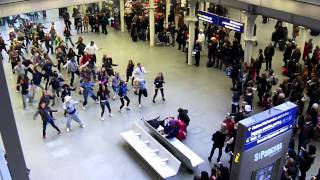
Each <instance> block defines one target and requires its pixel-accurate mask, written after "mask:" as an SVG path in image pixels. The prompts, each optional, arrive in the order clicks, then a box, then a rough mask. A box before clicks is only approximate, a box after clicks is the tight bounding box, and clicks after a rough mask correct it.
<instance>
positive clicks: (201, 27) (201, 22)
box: [199, 1, 206, 29]
mask: <svg viewBox="0 0 320 180" xmlns="http://www.w3.org/2000/svg"><path fill="white" fill-rule="evenodd" d="M205 4H206V2H201V1H199V6H200V10H201V11H206V10H205V9H204V6H205ZM199 29H203V21H199Z"/></svg>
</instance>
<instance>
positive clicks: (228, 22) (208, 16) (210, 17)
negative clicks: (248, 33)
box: [197, 11, 244, 33]
mask: <svg viewBox="0 0 320 180" xmlns="http://www.w3.org/2000/svg"><path fill="white" fill-rule="evenodd" d="M197 14H198V18H199V20H202V21H205V22H208V23H211V24H214V25H216V26H220V27H225V28H228V29H231V30H234V31H236V32H240V33H243V31H244V24H243V23H241V22H238V21H235V20H233V19H229V18H226V17H221V16H218V15H216V14H213V13H209V12H205V11H198V13H197Z"/></svg>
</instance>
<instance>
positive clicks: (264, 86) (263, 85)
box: [257, 73, 271, 106]
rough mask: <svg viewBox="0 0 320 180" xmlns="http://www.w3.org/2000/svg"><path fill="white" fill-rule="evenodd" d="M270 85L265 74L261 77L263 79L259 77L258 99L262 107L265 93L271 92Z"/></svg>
mask: <svg viewBox="0 0 320 180" xmlns="http://www.w3.org/2000/svg"><path fill="white" fill-rule="evenodd" d="M270 88H271V87H270V85H269V84H268V82H267V76H266V74H265V73H263V74H262V75H261V77H259V78H258V79H257V90H258V97H259V102H258V105H259V106H261V105H262V97H263V95H264V94H265V93H267V92H268V91H269V90H270Z"/></svg>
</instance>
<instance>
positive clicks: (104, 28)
mask: <svg viewBox="0 0 320 180" xmlns="http://www.w3.org/2000/svg"><path fill="white" fill-rule="evenodd" d="M101 31H102V33H104V34H108V30H107V25H106V24H103V25H101Z"/></svg>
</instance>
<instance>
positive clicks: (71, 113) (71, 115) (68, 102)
mask: <svg viewBox="0 0 320 180" xmlns="http://www.w3.org/2000/svg"><path fill="white" fill-rule="evenodd" d="M78 103H79V101H74V100H73V99H72V97H71V96H66V97H64V103H63V109H64V110H65V111H66V112H67V114H66V115H67V132H70V127H71V126H70V122H71V120H74V121H76V122H77V123H78V124H79V125H80V127H81V128H84V127H85V126H84V125H83V123H82V121H81V120H80V118H79V114H78V112H77V109H76V107H75V105H76V104H78Z"/></svg>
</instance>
